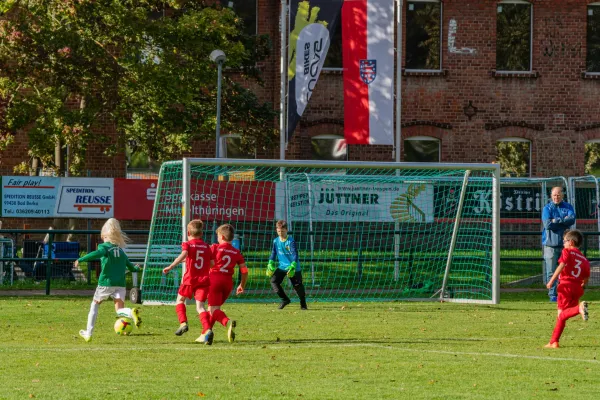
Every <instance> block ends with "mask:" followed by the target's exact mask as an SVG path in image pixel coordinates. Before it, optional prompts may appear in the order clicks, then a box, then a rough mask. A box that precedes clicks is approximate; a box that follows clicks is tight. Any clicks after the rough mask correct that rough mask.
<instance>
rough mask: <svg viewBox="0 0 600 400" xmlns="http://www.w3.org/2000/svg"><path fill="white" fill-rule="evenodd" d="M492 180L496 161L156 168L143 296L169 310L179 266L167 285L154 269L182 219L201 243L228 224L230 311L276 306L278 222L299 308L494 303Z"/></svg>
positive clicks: (205, 163)
mask: <svg viewBox="0 0 600 400" xmlns="http://www.w3.org/2000/svg"><path fill="white" fill-rule="evenodd" d="M498 176H499V170H498V166H497V165H493V164H491V165H488V164H463V165H460V164H458V165H454V164H423V163H411V164H405V163H365V162H360V163H358V162H329V163H326V162H323V163H318V162H312V163H311V162H299V161H271V160H253V161H251V160H218V159H185V160H184V161H176V162H175V161H173V162H168V163H165V164H163V166H162V168H161V171H160V177H159V182H158V190H157V196H156V201H155V206H154V212H153V217H152V223H151V232H150V236H149V246H148V253H147V256H146V266H145V270H144V274H143V279H142V285H141V290H142V299H143V301H144V303H172V302H174V301H175V299H176V296H177V290H178V287H179V282H180V280H181V276H182V268H183V266H180V267H178V268H175V269H174V270H173V271H171V272H170V273H169V274H168V275H166V276H165V275H163V274H162V269H163V268H164V267H165V266H166V265H168V264H169V263H171V262H172V261H173V259H174V258H175V257H176V256H177V255H178V254H179V253H180V249H181V247H180V246H181V242H182V240H185V239H184V236H183V232H185V226H186V225H187V222H188V221H189V220H191V219H198V218H199V219H202V220H203V221H204V226H205V230H204V240H205V241H206V242H207V243H214V242H215V241H216V240H215V239H216V238H215V236H214V231H215V229H216V228H217V227H218V226H219V225H220V224H223V223H230V224H232V225H233V226H234V227H235V230H236V243H234V244H235V245H239V246H240V247H241V250H242V254H243V255H244V257H245V259H246V263H247V265H248V267H249V277H248V283H247V286H246V293H245V294H244V295H242V296H231V297H230V299H229V300H228V301H231V302H233V301H240V302H242V301H254V302H273V301H277V300H278V298H277V296H276V295H275V293H274V292H273V291H272V289H271V286H270V282H269V279H268V278H267V277H266V276H265V269H266V264H267V261H268V258H269V255H270V253H271V248H272V245H273V239H274V238H275V237H276V236H277V235H276V232H275V222H276V221H277V220H279V219H285V220H286V221H287V222H288V227H289V230H290V235H292V236H293V237H294V239H295V240H296V243H297V246H298V251H299V258H300V265H301V268H302V279H303V282H304V285H305V287H306V291H307V298H308V301H385V300H387V301H389V300H432V299H434V300H445V301H456V302H478V303H497V302H498V301H499V296H498V276H499V271H498V269H499V267H498V254H499V241H498V235H499V232H498V226H499V219H498V215H499V212H498V199H499V195H498V179H499V178H498ZM234 278H235V279H236V280H237V279H239V276H237V275H236V276H235V277H234ZM234 287H235V286H234ZM289 289H290V288H289V286H288V288H287V289H286V292H288V294H289V295H292V296H293V295H295V293H294V291H293V290H289Z"/></svg>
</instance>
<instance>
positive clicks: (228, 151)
mask: <svg viewBox="0 0 600 400" xmlns="http://www.w3.org/2000/svg"><path fill="white" fill-rule="evenodd" d="M219 152H220V153H221V157H222V158H236V159H243V160H253V159H255V158H256V151H254V150H249V149H248V147H247V146H244V145H243V144H242V138H241V137H240V136H238V135H225V136H221V149H220V151H219Z"/></svg>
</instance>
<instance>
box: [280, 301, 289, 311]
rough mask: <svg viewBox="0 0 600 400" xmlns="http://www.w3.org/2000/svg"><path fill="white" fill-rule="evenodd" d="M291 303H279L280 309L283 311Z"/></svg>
mask: <svg viewBox="0 0 600 400" xmlns="http://www.w3.org/2000/svg"><path fill="white" fill-rule="evenodd" d="M290 303H291V300H283V301H282V302H281V303H279V307H278V308H279V309H280V310H283V309H284V308H285V306H287V305H288V304H290Z"/></svg>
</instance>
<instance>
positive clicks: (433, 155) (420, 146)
mask: <svg viewBox="0 0 600 400" xmlns="http://www.w3.org/2000/svg"><path fill="white" fill-rule="evenodd" d="M403 149H404V151H403V152H404V161H407V162H439V161H440V140H439V139H436V138H434V137H429V136H413V137H411V138H408V139H404V146H403Z"/></svg>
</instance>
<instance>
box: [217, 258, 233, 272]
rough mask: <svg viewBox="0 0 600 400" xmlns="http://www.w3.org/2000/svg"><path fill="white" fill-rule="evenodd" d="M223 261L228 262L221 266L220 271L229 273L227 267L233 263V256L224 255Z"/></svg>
mask: <svg viewBox="0 0 600 400" xmlns="http://www.w3.org/2000/svg"><path fill="white" fill-rule="evenodd" d="M223 261H227V262H226V263H225V264H224V265H223V266H222V267H221V268H219V271H221V272H224V273H227V267H228V266H229V264H231V257H229V256H223Z"/></svg>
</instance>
